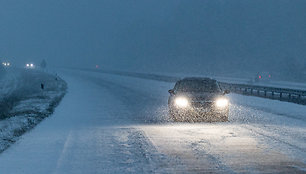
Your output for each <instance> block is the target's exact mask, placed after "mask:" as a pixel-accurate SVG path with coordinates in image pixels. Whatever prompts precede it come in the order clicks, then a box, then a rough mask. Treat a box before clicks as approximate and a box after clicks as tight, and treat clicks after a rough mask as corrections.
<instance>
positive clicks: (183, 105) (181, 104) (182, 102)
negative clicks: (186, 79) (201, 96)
mask: <svg viewBox="0 0 306 174" xmlns="http://www.w3.org/2000/svg"><path fill="white" fill-rule="evenodd" d="M175 105H176V106H178V107H180V108H186V107H187V106H188V105H189V102H188V100H187V99H186V98H185V97H178V98H176V99H175Z"/></svg>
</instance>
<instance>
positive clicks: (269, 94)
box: [219, 82, 306, 105]
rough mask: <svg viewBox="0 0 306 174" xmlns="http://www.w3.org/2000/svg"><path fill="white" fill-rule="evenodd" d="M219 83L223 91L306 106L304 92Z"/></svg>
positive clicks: (305, 93) (305, 92) (305, 94)
mask: <svg viewBox="0 0 306 174" xmlns="http://www.w3.org/2000/svg"><path fill="white" fill-rule="evenodd" d="M219 83H220V85H221V87H222V88H223V89H227V90H230V91H231V92H234V93H238V94H243V95H250V96H257V97H263V98H269V99H275V100H280V101H287V102H292V103H297V104H303V105H306V91H305V90H296V89H288V88H276V87H266V86H256V85H246V84H231V83H224V82H219Z"/></svg>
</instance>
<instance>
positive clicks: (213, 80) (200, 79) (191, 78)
mask: <svg viewBox="0 0 306 174" xmlns="http://www.w3.org/2000/svg"><path fill="white" fill-rule="evenodd" d="M180 81H207V82H215V81H216V80H215V79H211V78H208V77H186V78H183V79H182V80H180Z"/></svg>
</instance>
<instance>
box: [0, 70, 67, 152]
mask: <svg viewBox="0 0 306 174" xmlns="http://www.w3.org/2000/svg"><path fill="white" fill-rule="evenodd" d="M0 84H1V87H2V88H0V94H1V97H0V152H2V151H4V150H5V149H6V148H8V147H9V146H10V144H12V143H14V142H15V141H16V140H17V139H18V137H19V136H20V135H22V134H23V133H25V132H26V131H28V130H30V129H31V128H33V127H34V126H35V125H37V124H38V123H39V122H40V121H42V120H43V119H44V118H46V117H48V116H49V115H50V114H52V113H53V110H54V108H55V107H56V106H57V105H58V103H59V102H60V101H61V99H62V98H63V96H64V95H65V93H66V89H67V84H66V82H65V81H63V80H62V79H60V78H59V77H57V76H53V75H50V74H46V73H43V72H39V71H32V70H30V71H29V70H20V69H11V70H9V71H7V72H6V73H5V75H4V76H3V77H2V78H1V80H0ZM41 84H43V85H44V89H41Z"/></svg>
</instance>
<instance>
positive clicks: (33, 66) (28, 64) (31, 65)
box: [25, 63, 35, 69]
mask: <svg viewBox="0 0 306 174" xmlns="http://www.w3.org/2000/svg"><path fill="white" fill-rule="evenodd" d="M25 68H26V69H35V65H34V64H33V63H27V64H26V65H25Z"/></svg>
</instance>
